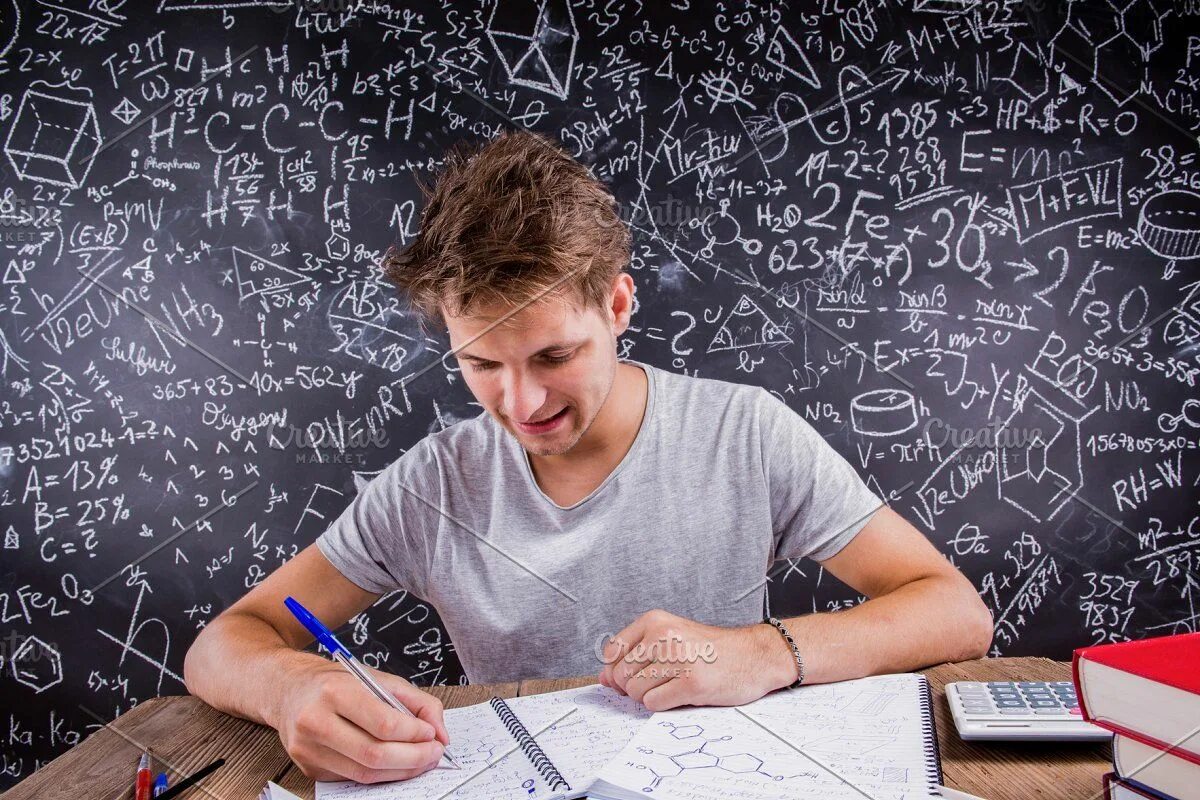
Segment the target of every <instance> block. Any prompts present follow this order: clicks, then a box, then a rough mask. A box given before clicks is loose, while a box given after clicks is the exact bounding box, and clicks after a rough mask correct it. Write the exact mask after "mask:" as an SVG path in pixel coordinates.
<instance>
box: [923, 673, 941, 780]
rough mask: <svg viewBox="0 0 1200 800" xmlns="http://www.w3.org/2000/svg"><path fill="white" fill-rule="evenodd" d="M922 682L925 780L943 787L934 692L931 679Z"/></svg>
mask: <svg viewBox="0 0 1200 800" xmlns="http://www.w3.org/2000/svg"><path fill="white" fill-rule="evenodd" d="M918 677H919V678H920V680H921V733H922V734H923V735H924V736H925V780H926V781H928V782H929V783H930V784H931V785H933V786H941V785H942V752H941V749H940V748H939V747H938V737H937V726H936V725H935V724H934V722H933V692H932V691H930V689H929V679H928V678H926V677H925V676H924V675H919V676H918Z"/></svg>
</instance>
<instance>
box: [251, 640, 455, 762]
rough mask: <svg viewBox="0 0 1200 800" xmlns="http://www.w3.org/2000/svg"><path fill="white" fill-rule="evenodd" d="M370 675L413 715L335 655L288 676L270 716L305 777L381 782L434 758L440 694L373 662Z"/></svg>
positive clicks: (438, 751)
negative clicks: (380, 694)
mask: <svg viewBox="0 0 1200 800" xmlns="http://www.w3.org/2000/svg"><path fill="white" fill-rule="evenodd" d="M364 668H365V669H370V667H364ZM371 675H372V677H373V678H375V680H376V681H377V682H378V683H379V685H380V686H382V687H383V688H384V689H386V690H387V691H390V692H391V693H392V694H393V695H395V696H396V698H397V699H398V700H399V701H400V702H401V703H403V704H404V705H405V706H406V707H407V708H408V709H409V710H410V711H412V712H413V713H414V714H416V715H417V716H416V717H410V716H408V715H407V714H405V713H404V712H402V711H397V710H396V709H394V708H392V707H391V706H389V705H387V704H386V703H384V702H383V701H382V700H380V699H379V698H377V697H375V696H374V695H373V694H372V693H371V691H370V690H369V689H368V688H367V687H366V686H364V685H363V684H362V682H361V681H359V680H358V678H356V677H354V676H353V675H351V674H350V673H349V672H347V671H346V670H345V669H344V668H343V667H342V666H341V665H339V664H336V663H331V662H325V663H324V664H317V665H314V666H313V667H311V668H306V669H305V670H302V671H300V672H299V673H292V674H290V675H289V676H288V679H287V682H288V685H289V686H290V687H292V688H291V689H290V690H289V691H288V692H287V693H286V694H284V695H283V696H282V699H281V701H280V704H279V707H278V712H277V715H276V716H275V719H273V720H271V723H272V724H273V726H274V727H275V729H276V730H277V731H279V739H280V741H281V742H283V747H284V749H285V750H286V751H287V753H288V755H289V756H291V758H292V761H294V762H296V765H297V766H298V767H300V771H301V772H303V773H304V774H305V775H307V776H308V777H309V778H312V779H313V780H319V781H324V780H353V781H358V782H359V783H380V782H383V781H399V780H407V779H409V778H412V777H414V776H416V775H420V774H421V773H423V772H426V771H427V770H429V769H432V768H433V767H435V766H437V764H438V761H439V760H440V759H441V757H442V752H443V750H444V749H445V746H446V745H447V744H449V742H450V737H449V734H448V733H447V732H446V724H445V721H444V719H443V718H442V703H441V701H440V700H438V699H437V698H436V697H434V696H433V695H431V694H428V693H427V692H423V691H421V690H420V689H418V688H417V687H415V686H413V685H412V684H411V683H409V682H408V681H406V680H404V679H403V678H401V677H399V676H397V675H391V674H389V673H386V672H381V671H379V670H374V669H372V670H371Z"/></svg>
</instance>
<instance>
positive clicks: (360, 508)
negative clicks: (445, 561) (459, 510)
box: [317, 444, 441, 597]
mask: <svg viewBox="0 0 1200 800" xmlns="http://www.w3.org/2000/svg"><path fill="white" fill-rule="evenodd" d="M437 469H438V468H437V464H436V459H434V457H433V456H432V455H431V454H430V452H429V450H428V448H426V447H425V446H424V445H423V444H418V445H417V446H415V447H414V448H413V449H411V450H409V451H408V452H406V453H404V455H402V456H400V458H398V459H396V460H395V461H393V462H392V463H391V464H389V465H388V466H387V467H385V468H384V469H383V470H381V471H380V472H379V474H378V475H376V476H375V477H374V478H372V479H371V480H370V481H368V482H367V484H366V485H365V486H363V488H362V490H361V491H360V492H359V493H358V495H357V496H356V497H355V498H354V499H353V500H352V501H351V502H350V505H348V506H347V507H346V508H345V510H343V511H342V513H341V515H340V516H338V518H337V519H335V520H334V522H333V524H332V525H330V526H329V527H328V528H327V529H326V530H325V532H324V533H322V534H321V535H320V536H319V537H317V548H318V549H319V550H320V551H321V553H322V554H323V555H324V556H325V557H326V558H327V559H329V562H330V563H331V564H333V566H334V567H335V568H336V569H337V570H338V572H340V573H342V575H344V576H345V577H346V579H347V580H349V581H350V582H352V583H354V584H356V585H357V586H359V587H361V588H362V589H365V590H366V591H368V592H375V593H378V594H384V593H386V592H390V591H393V590H396V589H406V590H408V591H411V592H412V593H413V594H415V595H417V596H418V597H426V596H427V594H426V581H427V578H428V575H429V561H428V556H429V555H430V554H431V553H432V552H433V545H432V543H431V542H430V538H431V537H434V536H436V535H437V531H438V524H437V520H436V519H435V518H434V514H435V512H433V511H431V509H437V508H440V507H441V497H440V495H439V488H438V487H439V486H440V485H441V484H440V481H439V480H438V478H437V475H438V472H437Z"/></svg>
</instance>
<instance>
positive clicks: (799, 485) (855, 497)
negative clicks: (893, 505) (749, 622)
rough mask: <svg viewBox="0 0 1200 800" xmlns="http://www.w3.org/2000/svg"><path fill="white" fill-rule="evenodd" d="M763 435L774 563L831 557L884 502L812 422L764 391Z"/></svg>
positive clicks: (761, 426)
mask: <svg viewBox="0 0 1200 800" xmlns="http://www.w3.org/2000/svg"><path fill="white" fill-rule="evenodd" d="M760 392H761V395H760V397H759V398H758V400H759V403H760V405H759V408H760V427H759V435H760V439H761V442H762V457H763V469H764V471H765V473H766V479H767V491H768V492H770V497H771V520H772V528H773V530H774V535H775V553H774V558H775V560H779V559H784V558H805V557H806V558H811V559H812V560H814V561H824V560H825V559H827V558H832V557H833V556H835V555H837V554H838V552H840V551H841V549H842V548H843V547H845V546H846V545H847V544H849V543H850V540H851V539H853V538H854V537H855V535H857V534H858V532H859V531H860V530H862V528H863V527H864V526H865V525H866V524H867V522H869V521H870V519H871V517H872V516H873V515H874V513H875V511H877V510H878V509H879V508H880V506H881V505H882V503H881V502H880V500H879V498H878V497H877V496H876V495H875V493H874V492H872V491H871V490H870V489H868V488H867V485H866V484H865V483H864V482H863V480H862V478H860V477H859V475H858V473H857V472H855V471H854V467H852V466H851V465H850V463H849V462H848V461H846V459H845V458H843V457H842V456H841V454H839V453H838V452H837V451H836V450H834V449H833V447H832V446H830V444H829V443H828V442H827V441H825V439H824V437H822V436H821V435H820V434H819V433H818V432H817V431H816V430H814V429H813V427H812V426H811V425H809V424H808V422H806V421H805V419H804V418H803V417H801V416H800V415H799V414H798V413H796V412H795V411H793V410H792V409H791V408H790V407H788V405H787V404H786V403H784V402H783V401H782V400H780V399H779V398H778V397H776V396H775V395H773V394H771V393H770V392H768V391H767V390H766V389H760Z"/></svg>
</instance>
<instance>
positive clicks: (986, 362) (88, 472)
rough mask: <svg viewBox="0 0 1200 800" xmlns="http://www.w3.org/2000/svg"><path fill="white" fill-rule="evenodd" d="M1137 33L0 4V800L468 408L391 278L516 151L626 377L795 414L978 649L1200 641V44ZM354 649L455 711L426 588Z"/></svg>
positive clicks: (667, 11)
mask: <svg viewBox="0 0 1200 800" xmlns="http://www.w3.org/2000/svg"><path fill="white" fill-rule="evenodd" d="M1113 5H1119V6H1121V8H1120V9H1115V8H1114V7H1113V6H1112V5H1110V4H1108V3H1078V2H1077V3H1053V2H1041V3H1039V2H1007V1H1005V0H988V1H987V2H974V1H973V0H909V1H908V2H905V3H903V4H892V3H886V2H866V1H856V0H821V1H820V2H813V3H795V4H786V3H781V2H767V3H749V4H742V3H715V4H709V3H702V2H689V0H676V2H673V3H645V4H643V3H637V2H625V1H624V0H615V1H614V2H608V1H607V0H606V1H605V2H596V0H581V1H580V2H566V1H565V0H547V2H543V3H538V4H522V3H513V2H508V1H507V0H500V2H496V1H495V0H486V2H471V1H470V0H468V1H466V2H454V3H450V2H444V3H442V4H441V5H440V6H435V5H434V4H412V6H411V7H404V6H402V5H400V4H391V5H389V4H387V3H383V2H328V3H322V2H314V3H308V2H292V3H285V2H282V0H280V2H274V3H272V2H269V1H267V2H252V1H251V0H205V1H203V2H189V1H188V0H156V2H154V3H136V4H135V3H132V2H122V0H91V1H90V2H49V0H46V2H21V3H14V2H12V0H5V1H4V2H0V58H2V61H0V70H2V72H3V76H4V83H3V89H2V93H0V135H2V138H0V141H2V142H3V149H4V157H3V158H2V159H0V169H2V170H3V182H2V187H3V188H2V190H0V192H2V197H0V201H2V203H0V218H2V219H3V223H4V226H3V264H2V266H0V309H2V313H0V323H2V324H0V375H2V377H3V396H2V399H0V515H2V516H0V540H2V541H0V554H2V559H3V560H2V563H3V568H2V570H0V621H2V623H3V631H4V634H3V637H4V638H3V644H2V649H0V666H2V669H0V695H2V696H3V697H4V709H3V720H2V724H3V726H4V728H5V729H6V732H5V733H4V734H3V736H0V741H2V742H3V744H2V745H0V775H2V776H3V778H2V780H3V782H4V785H8V784H11V783H13V782H15V781H16V779H18V778H20V777H21V776H23V775H27V774H29V773H30V772H31V771H32V770H34V769H36V768H37V767H38V766H39V764H41V763H44V762H45V761H46V760H48V759H50V758H52V757H53V756H55V755H56V754H59V753H61V752H63V751H64V750H65V749H66V748H68V747H69V746H70V745H72V744H73V743H75V742H77V741H79V740H80V738H81V737H84V736H86V735H87V734H88V733H89V732H91V731H93V730H95V729H96V728H97V727H98V726H99V725H100V724H101V723H102V722H104V721H107V720H110V719H112V718H113V717H115V716H116V715H118V714H119V713H121V712H123V711H126V710H128V709H129V708H131V707H132V706H134V705H136V704H137V703H139V702H142V701H145V700H146V699H148V698H152V697H154V696H156V695H162V694H177V693H182V692H183V691H184V686H183V683H182V682H181V671H182V661H183V655H184V653H185V651H186V649H187V647H188V645H189V643H190V642H191V640H192V639H193V637H194V636H195V635H196V633H197V631H198V630H200V629H201V628H202V627H203V626H204V625H205V623H206V622H208V621H209V620H211V619H212V618H213V617H214V616H215V615H216V614H217V613H219V612H220V611H221V610H222V609H223V608H225V607H226V606H228V605H229V604H230V603H231V602H233V601H234V600H235V599H236V598H237V597H238V596H240V595H241V594H243V593H244V592H245V591H246V590H247V589H248V588H249V587H251V586H253V585H255V584H256V583H258V582H259V581H261V580H262V579H263V577H264V576H265V575H267V574H268V573H270V572H271V571H272V570H273V569H275V568H276V567H278V566H279V565H280V564H281V563H283V562H284V561H285V560H286V559H288V558H290V557H291V556H293V555H294V554H295V553H297V552H298V551H299V550H300V549H301V548H303V547H304V546H306V545H307V544H309V543H310V542H312V541H313V539H314V538H315V537H316V536H317V535H318V534H319V533H320V532H321V531H322V530H323V528H324V526H325V525H327V524H328V522H329V521H330V520H331V519H332V518H333V517H334V516H335V515H336V514H338V513H339V512H340V511H341V510H342V509H343V508H345V507H346V505H347V504H348V503H349V502H350V500H351V499H352V498H353V497H354V495H355V492H356V491H357V490H358V487H360V486H361V485H362V484H363V482H364V481H366V480H369V479H370V477H371V476H372V475H374V474H375V473H377V472H378V471H379V470H380V469H382V468H383V467H384V466H385V465H386V464H388V463H389V462H390V461H391V460H393V459H394V458H395V457H396V456H397V455H398V454H399V453H401V452H403V451H404V450H405V449H406V448H407V447H410V446H411V445H412V444H413V443H415V442H417V441H418V440H420V439H421V438H422V437H423V436H425V435H426V434H428V433H430V432H432V431H437V430H440V429H442V428H444V427H445V426H448V425H451V424H453V423H455V422H456V421H459V420H462V419H466V418H468V417H471V416H474V415H476V414H477V413H479V411H480V408H479V407H478V406H477V405H475V404H474V402H473V398H472V397H471V396H470V394H469V392H467V391H466V390H465V388H464V386H463V383H462V381H461V379H460V376H459V374H458V373H457V371H456V370H457V366H456V364H455V362H454V359H453V358H448V359H445V360H443V359H442V355H443V354H444V353H445V352H446V349H447V342H446V340H445V337H444V336H441V337H439V336H438V335H434V334H425V333H422V332H421V330H420V329H419V326H418V324H417V321H416V319H415V318H414V316H413V315H412V313H411V312H409V311H408V309H407V307H406V306H405V304H404V302H403V299H402V298H400V297H398V296H397V295H396V293H395V292H394V290H392V289H391V288H390V287H389V286H388V285H386V284H385V283H383V282H381V281H380V277H379V271H378V269H377V266H378V262H379V259H380V257H381V255H382V254H383V252H384V251H385V250H386V248H387V247H388V246H389V245H391V244H393V243H400V244H403V243H404V242H406V241H409V240H411V238H412V236H413V235H414V233H415V231H416V227H417V223H418V221H419V214H420V210H421V195H420V192H419V190H418V187H417V183H416V178H419V177H420V178H424V177H427V176H429V175H430V174H431V173H432V172H434V171H436V169H437V167H438V165H439V160H440V159H441V157H442V155H443V153H444V152H445V149H446V148H447V147H448V146H450V145H451V144H453V143H455V142H457V141H459V140H464V139H466V140H470V141H482V140H484V139H487V138H489V137H491V136H494V135H495V134H496V133H497V132H499V131H501V130H503V129H513V128H517V127H526V128H529V129H531V130H536V131H539V132H541V133H545V134H547V135H550V136H553V137H554V138H556V139H557V140H558V141H560V142H561V143H562V145H563V146H564V147H565V148H566V149H567V150H568V151H569V152H570V153H571V154H572V155H574V156H575V157H577V158H578V159H579V160H581V161H582V162H584V163H585V164H587V165H588V166H589V167H590V168H591V170H592V171H593V172H594V174H595V175H596V176H597V177H599V178H601V179H602V180H604V181H606V182H607V183H608V184H609V185H610V186H611V187H612V189H613V191H614V193H615V195H616V197H617V198H618V201H619V202H620V204H621V208H622V213H623V217H624V218H625V219H626V220H627V221H628V223H629V224H630V226H631V228H632V231H633V240H634V248H633V258H632V261H631V264H630V267H629V269H630V273H631V275H632V276H633V278H634V280H635V283H636V286H637V308H636V311H635V315H634V319H633V327H632V329H631V330H630V331H629V332H628V333H627V334H626V335H625V336H623V337H622V339H621V340H620V352H621V355H623V356H629V357H633V358H637V359H640V360H644V361H647V362H649V363H653V364H656V365H658V366H661V367H663V368H665V369H670V370H673V371H676V372H686V373H688V374H693V375H699V376H702V377H703V376H710V377H719V378H722V379H726V380H734V381H739V382H743V383H751V384H756V385H760V386H763V387H766V388H767V389H769V390H771V391H772V392H774V393H776V394H777V395H778V396H779V397H781V398H782V399H783V400H785V401H786V402H787V403H788V404H789V405H790V406H791V407H792V408H793V409H795V410H796V412H797V413H799V414H801V415H803V416H804V418H805V419H807V420H808V421H809V422H810V423H811V424H812V425H813V426H815V427H816V428H817V429H818V430H819V431H820V432H821V433H822V434H823V435H825V436H826V437H827V438H828V440H829V441H830V442H831V444H832V445H833V446H834V447H835V448H837V449H838V450H839V451H840V452H841V453H842V454H844V455H845V456H846V458H848V459H849V460H850V461H851V462H852V463H853V464H854V466H855V467H856V468H857V469H858V470H860V472H861V474H863V475H864V476H865V477H866V478H867V480H868V481H869V483H870V485H871V487H872V488H873V489H874V490H875V491H876V492H878V493H879V494H880V495H881V496H882V497H886V498H887V500H888V502H889V503H890V504H891V505H892V506H893V507H895V508H896V509H897V510H899V511H900V512H901V513H902V514H904V515H905V516H906V517H907V518H908V519H910V520H911V521H912V522H913V523H914V524H916V525H917V526H918V527H920V529H921V530H922V531H923V532H924V533H925V534H926V535H928V537H929V538H930V540H931V541H932V542H933V543H934V544H935V545H936V546H937V547H938V548H940V549H941V550H942V551H943V552H945V553H946V554H947V555H948V556H949V557H950V558H951V559H952V560H953V561H954V563H955V564H957V565H958V566H959V567H960V568H961V569H962V570H963V571H964V572H965V573H966V574H967V575H968V576H969V577H970V578H971V579H972V581H974V582H975V584H976V585H977V586H978V588H979V590H980V592H981V594H982V596H983V597H984V598H985V600H986V601H987V603H988V605H989V606H990V607H991V609H992V610H993V612H994V614H995V625H996V631H995V640H994V645H993V653H994V654H996V655H1028V654H1036V655H1043V656H1049V657H1053V658H1059V659H1062V658H1067V657H1068V656H1069V654H1070V651H1071V649H1072V648H1073V647H1075V646H1079V645H1084V644H1090V643H1093V642H1106V641H1113V640H1122V639H1125V638H1130V637H1141V636H1149V635H1158V634H1167V633H1172V632H1181V631H1194V630H1196V628H1197V612H1196V604H1197V600H1198V598H1197V589H1198V586H1197V577H1196V576H1197V575H1198V574H1200V569H1198V568H1197V564H1196V558H1197V553H1198V552H1200V549H1198V548H1200V523H1198V522H1197V508H1196V501H1197V499H1198V493H1197V490H1196V485H1197V483H1198V481H1200V469H1198V467H1200V465H1198V463H1197V457H1196V453H1195V448H1196V445H1197V433H1198V430H1200V396H1198V392H1197V388H1196V382H1197V373H1198V372H1200V360H1198V359H1197V342H1198V335H1200V294H1198V288H1200V282H1197V273H1196V270H1197V267H1198V266H1200V265H1198V264H1197V259H1198V258H1200V163H1198V160H1197V133H1198V131H1200V96H1198V88H1200V26H1198V25H1197V20H1198V19H1200V17H1198V16H1197V13H1198V9H1197V7H1196V4H1195V3H1191V2H1167V0H1136V1H1135V2H1132V3H1127V2H1123V3H1120V4H1113ZM297 432H302V433H303V435H297ZM314 444H315V445H316V446H313V445H314ZM770 598H771V606H772V609H773V610H774V611H775V612H778V613H787V614H794V613H799V612H806V611H824V610H831V609H838V608H843V607H847V606H852V605H854V604H855V603H857V602H860V601H861V600H862V599H863V598H861V597H858V596H856V595H855V593H854V592H852V591H850V590H848V589H847V588H846V587H845V586H843V585H841V584H839V583H838V582H837V581H835V580H832V579H830V578H829V577H828V576H825V575H823V574H822V572H821V570H820V569H819V568H818V566H817V565H815V564H814V563H812V562H797V563H792V564H783V565H781V568H780V569H777V570H776V571H775V572H773V573H772V576H771V585H770ZM346 630H347V633H348V635H349V637H350V638H351V640H352V641H353V642H354V645H355V646H356V647H357V648H358V650H359V651H360V652H361V653H362V654H363V656H364V658H365V660H367V661H368V662H369V663H371V664H373V665H378V666H380V667H382V668H385V669H389V670H392V671H394V672H397V673H399V674H402V675H404V676H406V677H408V678H410V679H412V680H413V681H415V682H417V683H421V684H444V683H456V682H459V681H461V680H462V671H461V669H460V668H459V665H458V662H457V661H456V658H455V653H454V647H453V643H452V642H450V641H448V640H447V637H446V635H445V633H444V631H443V630H442V628H441V627H440V625H439V623H438V619H437V615H436V613H435V611H434V609H431V608H430V607H429V606H428V604H426V603H424V602H422V601H421V600H420V598H417V597H413V596H409V595H406V594H404V593H396V594H392V595H389V596H387V597H385V598H383V599H382V600H381V601H380V602H379V603H378V604H377V605H376V606H375V607H373V608H372V609H370V610H369V611H368V612H367V613H365V614H363V615H361V616H360V617H358V618H356V619H355V620H353V621H352V623H351V624H350V625H348V626H347V629H346Z"/></svg>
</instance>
